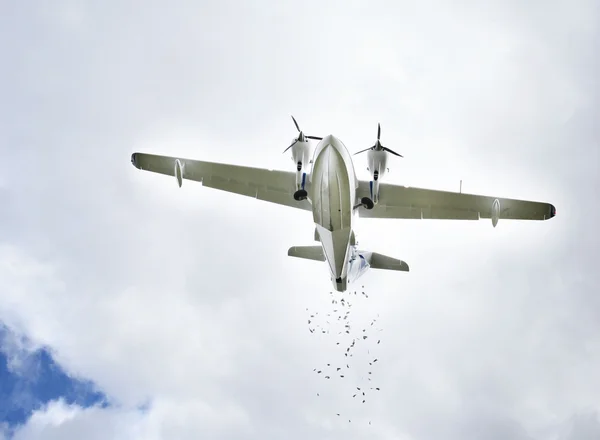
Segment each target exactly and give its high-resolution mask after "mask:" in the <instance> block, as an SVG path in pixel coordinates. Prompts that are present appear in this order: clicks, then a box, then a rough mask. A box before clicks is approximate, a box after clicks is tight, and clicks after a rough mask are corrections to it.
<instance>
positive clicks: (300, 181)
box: [292, 141, 310, 200]
mask: <svg viewBox="0 0 600 440" xmlns="http://www.w3.org/2000/svg"><path fill="white" fill-rule="evenodd" d="M292 160H293V161H294V164H295V165H296V195H295V196H294V198H295V199H296V200H304V199H305V198H306V197H307V192H306V189H305V186H306V168H307V166H308V164H309V163H310V144H309V143H308V141H297V142H296V143H295V144H294V145H292Z"/></svg>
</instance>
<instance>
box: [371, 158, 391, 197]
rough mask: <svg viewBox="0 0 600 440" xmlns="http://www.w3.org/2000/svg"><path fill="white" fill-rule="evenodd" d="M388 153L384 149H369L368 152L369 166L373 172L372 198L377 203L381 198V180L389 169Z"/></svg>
mask: <svg viewBox="0 0 600 440" xmlns="http://www.w3.org/2000/svg"><path fill="white" fill-rule="evenodd" d="M387 158H388V153H387V152H386V151H384V150H369V151H368V152H367V161H368V164H369V166H368V168H367V170H368V171H369V173H370V174H371V184H370V190H371V200H373V203H377V202H378V200H379V181H380V180H381V178H382V177H383V175H384V174H385V172H386V170H387Z"/></svg>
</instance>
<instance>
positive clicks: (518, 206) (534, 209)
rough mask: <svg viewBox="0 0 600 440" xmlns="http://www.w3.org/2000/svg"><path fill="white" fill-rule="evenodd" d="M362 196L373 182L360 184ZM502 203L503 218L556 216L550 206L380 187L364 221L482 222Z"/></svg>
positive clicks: (404, 188)
mask: <svg viewBox="0 0 600 440" xmlns="http://www.w3.org/2000/svg"><path fill="white" fill-rule="evenodd" d="M357 194H358V196H359V198H360V197H363V196H369V194H370V191H369V182H365V181H360V182H359V186H358V193H357ZM496 199H497V200H498V201H499V202H500V219H513V220H548V219H550V218H552V217H554V216H555V215H556V208H555V207H554V205H552V204H550V203H543V202H530V201H526V200H514V199H504V198H500V197H489V196H480V195H475V194H465V193H456V192H449V191H438V190H432V189H423V188H411V187H406V186H400V185H391V184H386V183H380V184H379V202H378V203H377V205H375V207H374V208H373V209H371V210H368V209H360V210H359V215H360V217H364V218H395V219H435V220H479V219H480V218H492V204H493V203H494V200H496Z"/></svg>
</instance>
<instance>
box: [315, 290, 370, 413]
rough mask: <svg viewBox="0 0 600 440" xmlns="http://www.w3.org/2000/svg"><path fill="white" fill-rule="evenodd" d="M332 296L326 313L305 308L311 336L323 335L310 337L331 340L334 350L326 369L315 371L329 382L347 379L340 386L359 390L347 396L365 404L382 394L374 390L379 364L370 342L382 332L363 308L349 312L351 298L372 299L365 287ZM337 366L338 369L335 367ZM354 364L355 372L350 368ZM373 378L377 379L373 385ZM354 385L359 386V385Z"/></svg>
mask: <svg viewBox="0 0 600 440" xmlns="http://www.w3.org/2000/svg"><path fill="white" fill-rule="evenodd" d="M357 293H360V296H358V297H357V296H356V295H357ZM329 295H330V298H329V299H330V300H331V304H332V305H331V306H328V305H327V304H328V303H327V302H326V303H325V308H326V310H320V311H310V310H309V308H306V312H307V316H308V317H307V323H308V327H309V331H310V333H311V334H315V333H316V334H317V335H320V336H311V337H318V338H322V339H323V340H327V339H328V338H331V339H332V340H331V345H332V347H333V348H334V350H333V351H332V352H331V353H329V354H328V356H329V355H331V356H332V357H330V358H328V359H327V362H323V364H322V365H326V366H325V367H322V368H321V369H319V368H318V367H317V368H314V369H313V371H315V372H316V373H317V374H321V373H323V376H321V377H322V378H324V379H327V380H329V381H335V380H336V376H339V379H344V381H345V382H340V384H341V383H346V384H348V385H351V386H354V387H356V390H357V392H354V393H348V394H347V396H348V397H349V396H350V395H351V396H352V398H356V397H357V396H358V395H359V394H360V395H361V399H360V401H361V402H362V403H363V404H364V403H366V401H367V397H368V396H367V394H368V393H372V392H373V391H374V390H376V391H379V390H380V388H379V387H374V386H373V385H375V384H376V382H377V379H376V376H377V374H376V368H375V367H374V365H375V363H376V362H377V361H378V357H376V356H372V355H371V353H372V352H373V354H375V352H374V350H373V348H374V347H373V345H372V344H373V342H371V341H374V340H375V337H374V336H375V333H374V332H381V331H382V329H380V328H378V325H377V319H376V318H373V317H372V316H371V317H368V318H367V317H365V316H364V314H363V312H364V308H362V307H361V305H360V304H359V305H358V306H357V307H356V308H355V309H353V310H352V313H351V310H350V308H351V307H352V305H353V304H352V303H351V301H349V299H350V298H351V299H352V301H353V302H356V301H365V300H366V299H367V298H369V295H368V294H367V293H366V292H365V291H364V286H363V290H362V291H359V292H357V291H356V290H355V291H352V292H351V291H348V292H346V293H341V294H340V293H338V292H332V291H330V292H329ZM352 295H354V296H352ZM378 317H379V314H377V318H378ZM351 318H352V319H351ZM334 335H335V336H334ZM334 343H335V344H334ZM380 343H381V339H377V344H380ZM338 346H339V347H340V348H339V349H338V348H337V347H338ZM338 350H339V351H338ZM365 352H366V355H365ZM341 354H344V357H345V358H346V362H344V363H339V362H338V361H339V357H338V356H340V355H341ZM350 358H352V360H350ZM342 359H344V358H342ZM324 360H325V359H324ZM362 362H364V364H362V366H361V363H362ZM336 363H337V365H338V366H334V365H336ZM351 363H352V369H351V368H350V364H351ZM340 365H342V366H340ZM343 365H346V371H345V372H344V373H342V372H341V370H342V369H343ZM365 370H369V371H365ZM336 373H337V374H336ZM372 377H375V379H374V380H373V381H372ZM365 378H366V380H365ZM339 379H338V380H339ZM355 381H360V382H359V383H356V382H355ZM358 384H361V385H362V386H356V385H358ZM321 391H322V390H319V392H317V393H316V395H317V397H320V395H321V394H320V392H321ZM369 396H370V395H369ZM356 403H358V402H356ZM336 414H337V416H340V415H341V413H336ZM351 422H352V420H351V418H349V419H348V423H351ZM369 425H371V421H369Z"/></svg>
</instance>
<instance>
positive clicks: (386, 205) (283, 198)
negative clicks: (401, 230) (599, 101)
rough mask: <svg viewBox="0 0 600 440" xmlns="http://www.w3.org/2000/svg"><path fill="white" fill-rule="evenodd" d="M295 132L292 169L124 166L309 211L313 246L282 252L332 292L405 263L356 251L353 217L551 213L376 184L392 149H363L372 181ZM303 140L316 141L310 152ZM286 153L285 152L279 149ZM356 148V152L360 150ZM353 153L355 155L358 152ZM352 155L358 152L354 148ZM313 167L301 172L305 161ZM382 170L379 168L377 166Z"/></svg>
mask: <svg viewBox="0 0 600 440" xmlns="http://www.w3.org/2000/svg"><path fill="white" fill-rule="evenodd" d="M294 123H295V125H296V128H297V129H298V132H299V135H298V138H296V139H295V140H294V141H293V142H292V144H291V145H290V146H289V147H288V149H290V148H291V149H292V159H293V160H294V162H295V163H296V170H295V172H291V171H278V170H267V169H262V168H254V167H246V166H240V165H230V164H221V163H215V162H204V161H198V160H190V159H183V158H176V157H169V156H160V155H154V154H147V153H133V154H132V156H131V163H132V164H133V165H134V166H135V167H136V168H138V169H140V170H146V171H152V172H155V173H159V174H164V175H168V176H174V177H175V178H176V180H177V184H178V186H181V185H182V183H183V180H195V181H197V182H201V183H202V185H203V186H207V187H209V188H215V189H220V190H222V191H227V192H231V193H236V194H240V195H244V196H249V197H253V198H257V199H260V200H265V201H268V202H272V203H277V204H280V205H285V206H290V207H294V208H298V209H302V210H306V211H312V214H313V221H314V223H315V228H316V231H315V239H316V240H318V241H319V242H320V243H321V244H320V245H319V246H304V247H296V246H294V247H291V248H290V250H289V251H288V255H290V256H295V257H299V258H308V259H312V260H317V261H327V263H328V266H329V271H330V275H331V280H332V283H333V286H334V289H335V290H337V291H339V292H343V291H345V290H347V289H348V285H349V284H352V283H354V282H356V280H358V279H359V278H360V277H361V276H362V275H363V274H364V273H366V272H367V270H368V269H369V268H372V269H385V270H396V271H403V272H408V271H409V267H408V265H407V264H406V263H405V262H403V261H401V260H396V259H394V258H391V257H387V256H385V255H381V254H377V253H374V252H368V251H363V250H359V249H358V243H357V241H356V236H355V232H354V230H355V228H354V227H355V224H356V220H357V217H364V218H388V219H435V220H479V219H481V218H489V219H491V222H492V225H493V226H494V227H496V226H497V224H498V222H499V220H500V219H502V220H504V219H513V220H548V219H550V218H552V217H554V216H555V215H556V208H555V207H554V205H552V204H550V203H543V202H532V201H525V200H514V199H505V198H500V197H489V196H481V195H474V194H465V193H462V192H460V193H456V192H448V191H437V190H431V189H423V188H410V187H405V186H399V185H391V184H386V183H380V179H381V177H382V176H383V174H384V171H385V170H386V169H387V165H386V164H387V154H388V152H391V153H392V154H394V155H396V156H400V155H399V154H398V153H395V152H394V151H392V150H389V149H388V148H386V147H383V146H382V145H381V142H380V140H379V137H380V134H381V129H380V128H378V133H377V141H376V143H375V145H373V147H371V148H369V149H367V150H363V151H368V155H369V159H368V160H369V171H370V173H371V179H372V180H371V181H369V182H365V181H360V180H358V179H357V177H356V173H355V170H354V163H353V161H352V156H351V155H350V153H349V152H348V149H347V148H346V146H345V145H344V144H343V143H342V141H341V140H339V139H338V138H336V137H335V136H333V135H328V136H325V137H323V138H318V137H315V136H310V137H309V136H305V135H304V134H303V132H302V131H301V130H300V128H299V126H298V124H297V122H296V120H295V119H294ZM308 139H318V140H320V141H319V143H318V144H317V146H316V147H315V150H314V153H312V155H311V154H310V143H309V141H308ZM286 151H287V149H286ZM361 152H362V151H361ZM361 152H359V153H361ZM357 154H358V153H357ZM309 157H312V160H310V161H309V162H310V163H311V164H312V167H311V169H310V171H309V172H308V173H307V172H306V171H307V170H306V167H307V163H306V162H307V160H308V158H309ZM382 167H383V168H382Z"/></svg>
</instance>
